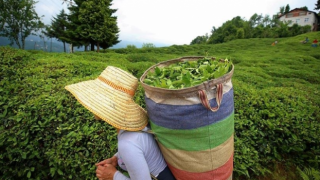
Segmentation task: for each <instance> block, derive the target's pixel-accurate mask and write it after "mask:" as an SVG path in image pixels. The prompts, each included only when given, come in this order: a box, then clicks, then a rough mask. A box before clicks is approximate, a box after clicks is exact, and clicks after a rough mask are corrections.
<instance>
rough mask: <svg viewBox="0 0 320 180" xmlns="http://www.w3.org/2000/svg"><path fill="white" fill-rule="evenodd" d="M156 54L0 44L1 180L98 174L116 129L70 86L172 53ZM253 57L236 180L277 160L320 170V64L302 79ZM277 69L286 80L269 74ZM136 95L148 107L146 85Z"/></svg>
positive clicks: (239, 92) (245, 74)
mask: <svg viewBox="0 0 320 180" xmlns="http://www.w3.org/2000/svg"><path fill="white" fill-rule="evenodd" d="M195 47H197V46H195ZM173 48H177V47H173ZM188 48H190V47H188ZM195 51H197V49H195ZM152 56H156V54H154V53H153V54H147V53H143V54H142V53H140V54H139V52H134V53H132V54H119V53H115V52H111V51H110V52H108V53H101V54H98V53H75V54H62V53H61V54H59V53H43V52H37V51H22V50H15V49H11V48H8V47H0V60H1V61H0V167H1V171H0V179H27V178H28V179H41V180H43V179H55V180H56V179H96V178H95V166H94V164H95V163H96V162H98V161H100V160H102V159H104V158H106V157H110V156H111V155H113V153H115V152H116V132H115V130H114V129H113V128H112V127H110V126H109V125H108V124H107V123H104V122H101V121H96V120H94V117H93V115H92V114H91V113H89V112H88V111H87V110H86V109H85V108H83V107H82V106H81V105H80V104H79V103H78V102H77V101H76V100H75V98H74V97H73V96H72V95H71V94H70V93H69V92H67V91H66V90H64V86H65V85H67V84H71V83H76V82H79V81H82V80H88V79H93V78H95V77H97V76H98V75H99V73H100V72H101V71H102V70H103V69H104V68H105V67H106V66H107V65H113V66H117V67H120V68H123V69H125V70H127V71H129V72H131V73H132V74H134V75H135V76H137V77H139V76H141V74H142V73H143V72H144V71H145V70H146V69H147V68H148V67H150V66H151V65H153V64H154V63H156V62H158V61H162V60H164V59H170V58H169V57H171V56H172V55H164V56H161V54H159V55H158V56H156V57H155V58H152ZM221 58H223V57H221ZM139 59H141V61H139ZM315 61H316V60H314V59H310V62H313V63H314V62H315ZM279 62H280V61H279ZM281 62H282V61H281ZM246 63H249V62H245V61H243V60H241V58H238V59H237V64H236V71H235V75H234V77H233V84H234V92H235V156H234V178H235V179H249V178H252V177H253V176H259V175H268V173H269V172H271V171H272V166H270V165H272V164H274V163H282V164H286V165H288V166H294V167H295V166H301V167H302V166H305V167H309V166H311V167H313V168H319V163H320V145H319V144H320V143H319V142H320V134H319V132H320V112H319V105H320V98H319V95H317V94H316V93H314V92H316V91H318V89H317V88H318V86H319V85H314V84H315V83H317V82H318V80H317V79H316V78H314V75H315V73H314V71H315V70H314V69H313V68H310V69H309V71H308V70H305V69H304V70H303V71H302V72H303V74H302V75H303V76H304V77H303V78H302V79H299V83H294V82H292V79H290V78H288V77H285V74H283V73H282V74H281V73H280V72H277V71H276V70H274V71H272V68H270V70H268V71H267V72H268V73H269V74H264V73H261V68H262V66H263V68H268V65H264V64H261V63H260V64H259V63H257V64H256V66H255V67H250V66H247V65H245V64H246ZM278 68H284V66H283V67H282V66H280V65H279V67H278ZM288 71H289V70H288ZM288 71H287V72H288ZM252 72H254V74H255V76H252V74H251V73H252ZM274 73H278V74H277V76H279V77H278V79H277V78H272V81H271V80H269V79H270V77H272V76H273V75H274ZM290 73H291V71H290ZM287 78H288V79H287ZM312 83H313V84H312ZM303 84H305V86H306V87H304V86H303ZM135 101H136V102H137V103H139V104H140V105H141V106H143V107H145V104H144V95H143V89H142V88H141V86H140V87H139V88H138V91H137V93H136V96H135Z"/></svg>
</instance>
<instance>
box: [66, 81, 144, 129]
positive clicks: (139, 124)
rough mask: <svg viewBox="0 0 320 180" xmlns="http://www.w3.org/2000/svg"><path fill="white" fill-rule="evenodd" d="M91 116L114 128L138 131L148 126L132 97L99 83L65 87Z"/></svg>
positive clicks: (140, 109)
mask: <svg viewBox="0 0 320 180" xmlns="http://www.w3.org/2000/svg"><path fill="white" fill-rule="evenodd" d="M65 89H67V90H68V91H69V92H71V93H72V94H73V95H74V96H75V98H76V99H77V100H78V101H79V102H80V103H81V104H82V105H83V106H84V107H85V108H86V109H88V110H89V111H91V112H92V113H93V114H95V115H96V116H98V117H99V118H101V119H102V120H104V121H106V122H107V123H109V124H110V125H112V126H113V127H115V128H118V129H123V130H128V131H139V130H141V129H143V128H144V127H145V126H146V125H147V124H148V117H147V113H146V111H145V110H144V109H143V108H142V107H140V106H139V105H138V104H136V103H135V102H134V101H133V99H132V96H131V95H129V94H128V93H125V92H123V91H121V90H117V89H115V88H113V87H112V86H110V85H108V84H106V83H105V82H103V81H101V80H100V79H99V78H97V79H95V80H89V81H84V82H80V83H76V84H72V85H68V86H66V87H65Z"/></svg>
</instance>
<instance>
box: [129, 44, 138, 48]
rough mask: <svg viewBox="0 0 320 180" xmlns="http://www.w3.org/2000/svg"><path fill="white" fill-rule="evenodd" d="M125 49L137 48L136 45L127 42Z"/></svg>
mask: <svg viewBox="0 0 320 180" xmlns="http://www.w3.org/2000/svg"><path fill="white" fill-rule="evenodd" d="M127 49H137V47H136V46H135V45H133V44H132V45H131V44H128V45H127Z"/></svg>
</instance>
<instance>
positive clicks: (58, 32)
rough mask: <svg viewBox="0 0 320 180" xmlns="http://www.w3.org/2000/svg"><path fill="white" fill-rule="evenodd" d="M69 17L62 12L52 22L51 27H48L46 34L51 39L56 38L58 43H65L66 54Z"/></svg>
mask: <svg viewBox="0 0 320 180" xmlns="http://www.w3.org/2000/svg"><path fill="white" fill-rule="evenodd" d="M67 17H68V15H67V14H66V13H65V11H64V9H62V10H61V11H60V13H59V14H58V15H57V17H54V18H53V19H52V20H51V25H50V26H47V27H46V32H45V34H46V35H47V36H48V37H50V38H56V39H58V41H61V42H62V43H63V49H64V52H66V39H67V33H66V30H67V26H68V19H67Z"/></svg>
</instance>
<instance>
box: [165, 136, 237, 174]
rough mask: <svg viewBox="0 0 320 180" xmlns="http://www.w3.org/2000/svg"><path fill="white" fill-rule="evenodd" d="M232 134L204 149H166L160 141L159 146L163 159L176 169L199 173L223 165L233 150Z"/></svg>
mask: <svg viewBox="0 0 320 180" xmlns="http://www.w3.org/2000/svg"><path fill="white" fill-rule="evenodd" d="M233 136H234V135H232V136H231V137H230V138H229V139H228V140H227V141H225V142H224V143H223V144H221V145H219V146H217V147H215V148H213V149H211V150H204V151H183V150H177V149H167V148H166V147H164V146H163V145H162V144H161V143H159V147H160V149H161V152H162V153H163V156H164V158H165V160H166V161H167V162H168V163H169V164H170V165H172V166H174V167H175V168H177V169H180V170H184V171H188V172H194V173H200V172H206V171H211V170H213V169H217V168H219V167H220V166H222V165H224V164H225V163H226V162H227V161H228V160H229V158H230V157H231V156H232V154H233V151H234V148H233V147H234V137H233Z"/></svg>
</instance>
